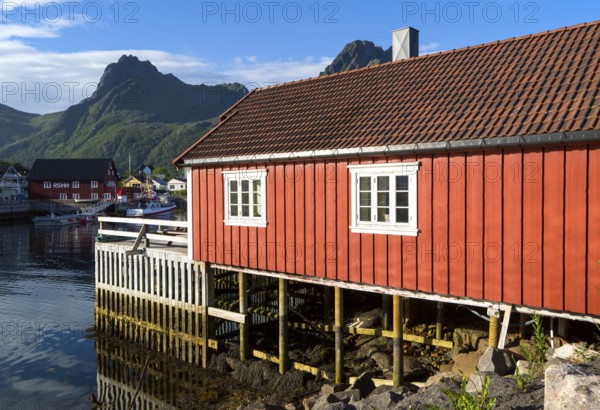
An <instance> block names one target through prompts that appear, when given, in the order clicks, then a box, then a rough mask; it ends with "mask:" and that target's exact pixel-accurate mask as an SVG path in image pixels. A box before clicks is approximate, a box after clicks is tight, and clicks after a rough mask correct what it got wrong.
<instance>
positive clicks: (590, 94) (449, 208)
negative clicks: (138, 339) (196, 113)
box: [174, 22, 600, 320]
mask: <svg viewBox="0 0 600 410" xmlns="http://www.w3.org/2000/svg"><path fill="white" fill-rule="evenodd" d="M408 34H411V33H408ZM396 54H397V52H396V50H395V51H394V55H396ZM599 113H600V22H594V23H591V24H582V25H578V26H573V27H567V28H563V29H559V30H555V31H549V32H544V33H540V34H536V35H529V36H525V37H521V38H512V39H508V40H504V41H497V42H493V43H489V44H483V45H479V46H475V47H466V48H463V49H458V50H451V51H447V52H441V53H437V54H432V55H425V56H411V55H410V54H409V56H408V58H405V59H402V60H399V61H394V62H392V63H389V64H382V65H377V66H372V67H368V68H365V69H359V70H354V71H349V72H345V73H341V74H334V75H329V76H324V77H319V78H312V79H308V80H303V81H297V82H292V83H287V84H282V85H278V86H273V87H268V88H264V89H258V90H255V91H253V92H251V93H250V94H248V95H247V96H246V97H245V98H243V99H242V100H241V101H239V102H238V103H237V104H236V105H235V106H233V107H232V108H231V109H229V110H228V111H227V112H225V113H224V114H223V115H222V116H221V122H220V123H219V124H218V125H217V126H216V127H215V128H214V129H213V130H211V131H210V132H209V133H207V134H206V135H204V136H203V137H202V138H200V139H199V140H198V141H197V142H196V143H195V144H194V145H193V146H192V147H190V148H189V149H188V150H187V151H185V152H184V153H183V154H181V155H180V156H179V157H178V158H177V159H176V160H175V161H174V163H175V165H176V166H178V167H185V168H187V172H188V176H187V180H188V184H189V188H188V192H189V205H188V206H189V220H190V226H191V228H192V232H193V241H191V245H190V249H189V251H190V255H191V257H193V259H194V260H197V261H204V262H210V263H212V264H215V265H216V266H219V267H226V268H229V269H235V270H237V271H241V272H248V273H253V274H257V275H270V276H277V277H281V278H289V279H293V280H299V281H313V282H317V283H323V284H326V285H331V286H337V287H341V288H357V287H360V288H361V289H365V290H371V291H374V292H379V293H387V294H393V295H402V296H410V297H419V298H425V299H430V300H439V301H448V302H453V303H466V304H480V305H481V306H485V305H486V304H497V305H498V306H502V305H511V306H513V307H514V308H515V309H516V310H520V311H523V312H529V311H532V310H533V311H546V312H548V311H549V313H550V314H552V315H556V316H563V317H565V316H566V317H580V318H583V317H588V318H591V319H594V320H597V319H598V316H600V269H599V265H598V261H599V260H600V227H599V223H600V116H599Z"/></svg>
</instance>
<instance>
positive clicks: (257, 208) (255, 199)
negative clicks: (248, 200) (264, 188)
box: [252, 191, 262, 216]
mask: <svg viewBox="0 0 600 410" xmlns="http://www.w3.org/2000/svg"><path fill="white" fill-rule="evenodd" d="M252 203H253V205H254V207H253V209H254V216H261V215H262V211H261V208H262V203H261V201H260V192H256V191H254V194H252Z"/></svg>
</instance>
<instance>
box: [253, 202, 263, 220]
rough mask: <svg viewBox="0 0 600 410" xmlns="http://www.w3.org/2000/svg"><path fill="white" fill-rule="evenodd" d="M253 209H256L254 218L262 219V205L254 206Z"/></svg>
mask: <svg viewBox="0 0 600 410" xmlns="http://www.w3.org/2000/svg"><path fill="white" fill-rule="evenodd" d="M253 209H254V217H255V218H260V217H261V216H262V210H261V206H260V203H259V204H254V206H253Z"/></svg>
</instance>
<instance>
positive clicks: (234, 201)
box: [229, 193, 238, 205]
mask: <svg viewBox="0 0 600 410" xmlns="http://www.w3.org/2000/svg"><path fill="white" fill-rule="evenodd" d="M229 204H230V205H237V204H238V194H235V193H233V194H229Z"/></svg>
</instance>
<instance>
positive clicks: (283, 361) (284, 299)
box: [279, 279, 289, 374]
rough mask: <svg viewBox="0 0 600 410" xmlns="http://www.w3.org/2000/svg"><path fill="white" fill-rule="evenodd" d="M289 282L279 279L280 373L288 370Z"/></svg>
mask: <svg viewBox="0 0 600 410" xmlns="http://www.w3.org/2000/svg"><path fill="white" fill-rule="evenodd" d="M288 365H289V354H288V281H287V280H286V279H279V373H280V374H284V373H285V372H287V370H288Z"/></svg>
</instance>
